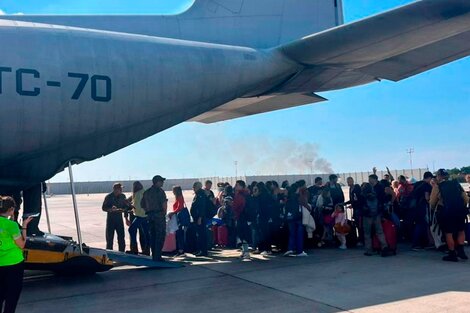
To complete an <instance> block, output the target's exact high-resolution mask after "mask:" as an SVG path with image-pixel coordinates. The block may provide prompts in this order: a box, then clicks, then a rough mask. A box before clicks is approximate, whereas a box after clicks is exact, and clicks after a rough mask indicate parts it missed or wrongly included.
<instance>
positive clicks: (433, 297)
mask: <svg viewBox="0 0 470 313" xmlns="http://www.w3.org/2000/svg"><path fill="white" fill-rule="evenodd" d="M185 196H186V198H187V199H188V200H189V199H190V197H191V194H190V193H186V194H185ZM103 198H104V195H90V196H87V195H81V196H78V205H79V210H80V217H81V219H80V222H81V226H82V233H83V237H84V242H86V243H87V244H88V245H90V246H94V247H98V248H104V246H105V242H104V225H105V223H104V221H105V218H106V215H105V213H103V212H102V211H101V202H102V200H103ZM169 198H170V203H172V202H171V201H172V200H171V197H169ZM71 203H72V202H71V199H70V197H69V196H55V197H52V198H49V199H48V206H49V211H50V218H51V223H52V233H55V234H60V235H70V236H73V237H76V232H75V222H74V217H73V210H72V204H71ZM41 225H42V228H43V229H44V230H45V229H47V227H46V224H45V218H43V220H42V221H41ZM127 243H128V241H127ZM469 252H470V251H469ZM308 253H309V256H308V257H304V258H298V257H282V256H272V257H269V258H263V257H261V256H256V257H255V258H253V259H252V260H251V261H242V260H240V259H239V258H238V255H239V252H237V251H234V250H230V251H224V252H221V251H218V252H214V253H212V254H211V257H209V258H194V257H192V256H191V255H188V257H187V258H185V259H181V260H182V261H185V262H187V265H186V266H185V267H184V268H179V269H158V270H148V269H144V268H133V267H118V268H116V269H113V270H111V271H110V272H107V273H101V274H97V275H95V276H90V277H56V276H53V275H50V274H48V273H37V272H28V273H27V277H26V278H25V285H24V291H23V294H22V297H21V300H20V303H19V307H18V311H17V312H19V313H21V312H25V313H26V312H27V313H34V312H67V313H72V312H90V311H98V312H113V313H114V312H161V313H176V312H178V313H179V312H195V313H198V312H225V313H232V312H236V313H240V312H273V313H278V312H279V313H284V312H289V313H290V312H292V313H297V312H299V313H300V312H361V313H362V312H393V313H395V312H400V313H405V312H413V313H415V312H423V313H434V312H452V313H458V312H465V313H468V312H470V297H469V296H470V280H469V278H470V266H469V264H470V262H459V263H450V264H449V263H444V262H443V261H441V257H442V254H441V253H440V252H437V251H423V252H413V251H411V250H410V249H409V247H408V246H400V250H399V253H398V255H397V256H396V257H389V258H381V257H379V256H373V257H365V256H363V251H362V250H361V249H360V248H357V249H350V250H347V251H340V250H337V249H321V250H319V249H315V250H312V251H308Z"/></svg>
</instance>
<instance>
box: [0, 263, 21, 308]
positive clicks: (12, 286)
mask: <svg viewBox="0 0 470 313" xmlns="http://www.w3.org/2000/svg"><path fill="white" fill-rule="evenodd" d="M23 273H24V264H23V262H21V263H20V264H16V265H12V266H0V312H4V313H14V312H15V310H16V306H17V305H18V300H19V299H20V295H21V290H22V289H23ZM3 304H5V309H4V310H3V311H2V307H3Z"/></svg>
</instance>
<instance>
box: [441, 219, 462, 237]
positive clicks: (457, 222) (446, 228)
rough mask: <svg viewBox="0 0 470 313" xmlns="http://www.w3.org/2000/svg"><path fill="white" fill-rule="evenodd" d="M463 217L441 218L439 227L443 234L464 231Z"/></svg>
mask: <svg viewBox="0 0 470 313" xmlns="http://www.w3.org/2000/svg"><path fill="white" fill-rule="evenodd" d="M465 223H466V221H465V217H455V216H442V217H441V219H440V222H439V224H440V225H439V226H440V227H441V230H442V232H443V233H444V234H455V233H458V232H462V231H465V228H466V227H465V226H466V225H465Z"/></svg>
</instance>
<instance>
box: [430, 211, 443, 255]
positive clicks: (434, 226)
mask: <svg viewBox="0 0 470 313" xmlns="http://www.w3.org/2000/svg"><path fill="white" fill-rule="evenodd" d="M431 214H432V220H431V227H430V231H431V235H432V239H433V241H434V246H435V247H436V249H439V248H441V247H442V246H444V245H445V242H444V241H443V240H442V237H443V234H442V231H441V227H440V226H439V221H438V220H437V212H434V213H431Z"/></svg>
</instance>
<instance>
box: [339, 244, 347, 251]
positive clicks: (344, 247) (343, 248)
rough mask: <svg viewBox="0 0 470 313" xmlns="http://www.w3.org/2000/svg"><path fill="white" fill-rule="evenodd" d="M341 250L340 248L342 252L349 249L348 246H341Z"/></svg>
mask: <svg viewBox="0 0 470 313" xmlns="http://www.w3.org/2000/svg"><path fill="white" fill-rule="evenodd" d="M339 248H340V249H341V250H347V249H348V247H346V245H341V246H339Z"/></svg>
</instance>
